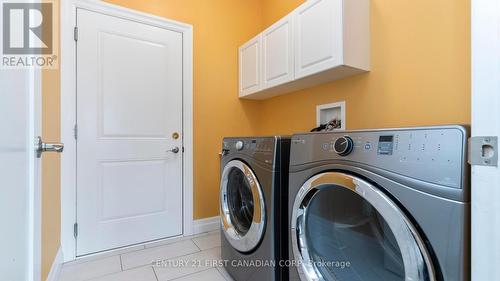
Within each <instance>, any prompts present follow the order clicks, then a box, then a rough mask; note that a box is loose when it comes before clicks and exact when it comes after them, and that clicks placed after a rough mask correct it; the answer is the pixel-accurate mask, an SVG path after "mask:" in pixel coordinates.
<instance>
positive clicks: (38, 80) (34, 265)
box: [26, 69, 42, 281]
mask: <svg viewBox="0 0 500 281" xmlns="http://www.w3.org/2000/svg"><path fill="white" fill-rule="evenodd" d="M28 72H29V73H28V76H29V93H30V94H29V99H30V100H29V109H28V112H29V114H30V116H29V120H30V125H29V126H30V127H29V134H28V139H27V144H26V145H27V147H28V148H31V147H33V143H34V140H35V138H36V137H38V136H41V134H42V118H41V117H42V73H41V70H40V69H29V70H28ZM27 157H28V163H29V167H28V168H29V175H30V177H29V189H30V190H29V192H28V195H29V199H28V200H29V203H28V204H29V206H28V208H29V211H28V215H29V217H28V224H29V231H28V237H27V239H28V244H29V245H28V249H29V250H28V259H29V261H28V280H32V281H40V280H41V275H42V215H41V214H42V161H41V159H40V158H37V157H36V155H35V150H34V149H28V153H27Z"/></svg>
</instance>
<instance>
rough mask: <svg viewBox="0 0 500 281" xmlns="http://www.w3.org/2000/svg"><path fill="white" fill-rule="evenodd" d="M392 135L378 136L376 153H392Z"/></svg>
mask: <svg viewBox="0 0 500 281" xmlns="http://www.w3.org/2000/svg"><path fill="white" fill-rule="evenodd" d="M393 143H394V136H392V135H390V136H380V137H379V139H378V150H377V154H378V155H392V148H393Z"/></svg>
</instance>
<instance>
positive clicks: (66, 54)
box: [60, 0, 193, 261]
mask: <svg viewBox="0 0 500 281" xmlns="http://www.w3.org/2000/svg"><path fill="white" fill-rule="evenodd" d="M77 8H82V9H86V10H91V11H95V12H99V13H102V14H107V15H112V16H116V17H121V18H124V19H128V20H133V21H137V22H141V23H145V24H149V25H153V26H156V27H160V28H167V29H170V30H175V31H178V32H181V33H182V34H183V39H184V42H183V141H184V155H183V235H185V236H186V235H191V234H192V232H193V85H192V84H193V59H192V55H193V27H192V26H191V25H189V24H184V23H181V22H177V21H173V20H168V19H165V18H161V17H158V16H153V15H150V14H146V13H142V12H137V11H134V10H131V9H127V8H123V7H120V6H116V5H112V4H108V3H104V2H102V1H91V0H65V1H61V10H60V13H61V15H60V16H61V31H60V34H61V55H60V57H61V60H60V62H61V142H63V143H64V144H65V152H64V153H63V154H62V156H61V247H62V249H63V252H64V253H65V254H64V261H72V260H75V259H76V241H75V239H74V237H73V224H74V223H75V221H76V142H75V139H74V137H73V128H74V125H75V122H76V95H75V88H76V86H75V85H76V81H75V77H76V72H75V69H76V65H75V41H74V40H73V29H74V27H75V26H76V9H77Z"/></svg>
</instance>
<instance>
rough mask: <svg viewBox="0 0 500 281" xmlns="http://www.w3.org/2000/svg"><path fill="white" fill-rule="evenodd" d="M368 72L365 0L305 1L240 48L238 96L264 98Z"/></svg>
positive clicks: (368, 28)
mask: <svg viewBox="0 0 500 281" xmlns="http://www.w3.org/2000/svg"><path fill="white" fill-rule="evenodd" d="M251 46H252V47H251ZM253 46H255V48H257V49H258V48H259V47H258V46H260V48H261V49H260V53H259V50H257V49H255V50H253V49H252V50H251V51H250V50H249V48H253ZM254 55H256V56H260V62H261V63H260V65H259V58H257V57H254ZM259 66H260V68H259ZM250 70H251V71H254V70H255V71H256V74H255V73H253V72H252V73H250V72H249V71H250ZM369 70H370V2H369V0H309V1H306V2H304V3H303V4H302V5H300V6H299V7H298V8H297V9H295V10H294V11H293V12H292V13H290V14H289V15H287V16H286V17H284V18H282V19H281V20H279V21H278V22H276V23H275V24H273V25H272V26H271V27H269V28H267V29H266V30H265V31H263V32H262V33H261V34H260V35H259V36H257V37H256V38H254V39H252V40H250V41H249V42H247V43H246V44H245V45H243V46H242V47H241V48H240V97H244V98H249V99H266V98H270V97H272V96H276V95H280V94H284V93H287V92H292V91H296V90H300V89H304V88H307V87H311V86H314V85H318V84H322V83H325V82H328V81H333V80H336V79H340V78H343V77H347V76H351V75H355V74H359V73H363V72H366V71H369ZM254 74H255V75H254ZM259 77H260V79H259Z"/></svg>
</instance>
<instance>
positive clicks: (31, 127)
mask: <svg viewBox="0 0 500 281" xmlns="http://www.w3.org/2000/svg"><path fill="white" fill-rule="evenodd" d="M0 89H1V94H0V114H1V116H2V118H0V132H1V134H2V136H1V137H0V191H1V194H0V223H1V224H2V227H1V230H0V280H16V281H17V280H20V281H21V280H30V281H31V280H35V281H36V280H40V278H41V275H40V260H41V252H40V247H41V245H40V241H41V236H40V214H41V208H40V180H39V176H40V160H39V159H38V158H36V156H35V136H38V135H39V134H40V115H39V114H40V108H41V103H40V80H39V72H38V71H35V70H26V69H15V70H5V69H3V70H0Z"/></svg>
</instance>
